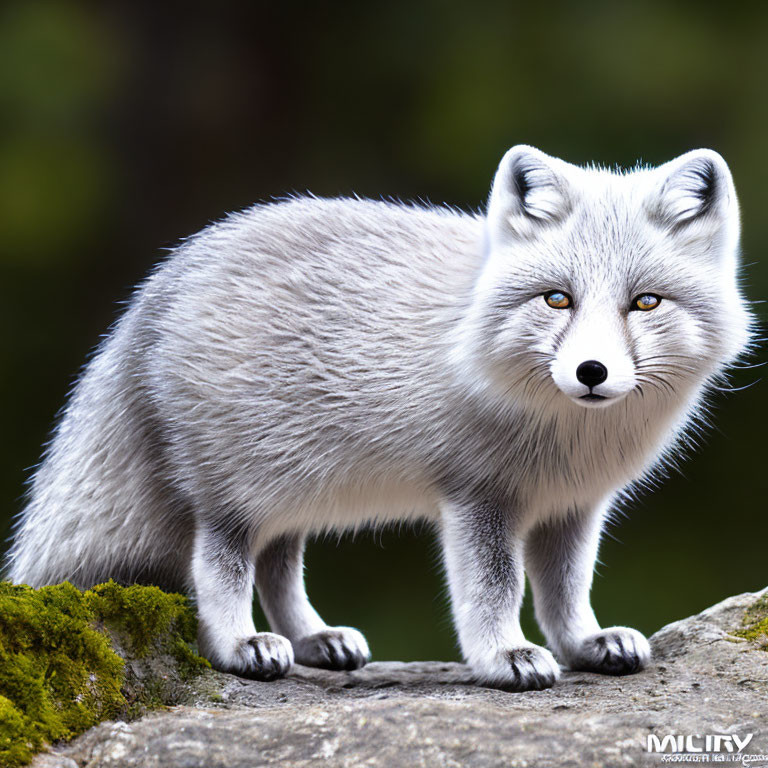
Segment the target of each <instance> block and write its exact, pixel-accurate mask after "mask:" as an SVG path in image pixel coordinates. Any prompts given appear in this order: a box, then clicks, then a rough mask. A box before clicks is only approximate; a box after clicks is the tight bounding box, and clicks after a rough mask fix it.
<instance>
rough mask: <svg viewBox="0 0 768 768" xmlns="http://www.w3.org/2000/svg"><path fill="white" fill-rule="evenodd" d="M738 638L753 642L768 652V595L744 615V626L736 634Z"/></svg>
mask: <svg viewBox="0 0 768 768" xmlns="http://www.w3.org/2000/svg"><path fill="white" fill-rule="evenodd" d="M733 634H734V635H736V636H737V637H743V638H744V639H745V640H752V641H754V642H757V643H759V644H760V647H761V648H762V650H764V651H768V595H764V596H763V597H761V598H760V599H759V600H757V601H755V602H754V603H753V604H752V605H751V606H750V607H749V609H748V610H747V612H746V613H745V614H744V618H743V620H742V626H741V628H740V629H737V630H736V631H735V632H734V633H733Z"/></svg>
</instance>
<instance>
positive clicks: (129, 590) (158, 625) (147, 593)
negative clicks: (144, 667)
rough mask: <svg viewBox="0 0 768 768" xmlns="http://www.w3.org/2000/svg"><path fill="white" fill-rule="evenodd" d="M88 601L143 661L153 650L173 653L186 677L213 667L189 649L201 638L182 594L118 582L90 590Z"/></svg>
mask: <svg viewBox="0 0 768 768" xmlns="http://www.w3.org/2000/svg"><path fill="white" fill-rule="evenodd" d="M84 598H85V602H86V604H87V605H88V606H89V608H90V609H91V610H92V612H93V614H94V616H95V617H96V619H97V620H98V621H99V622H102V623H104V624H105V625H106V626H107V627H109V628H110V629H116V630H118V631H119V632H121V634H122V635H123V637H124V638H125V640H127V645H128V647H127V648H126V651H127V652H128V654H129V655H131V656H135V657H138V658H141V657H143V656H146V655H147V653H148V652H149V651H150V650H157V648H156V646H157V644H158V643H160V644H162V645H163V648H162V650H163V651H165V652H167V653H170V654H171V656H173V658H174V659H175V661H176V663H177V664H178V665H179V670H180V672H181V673H182V676H185V677H188V676H190V675H193V674H197V673H198V672H200V670H201V669H206V668H210V666H211V665H210V664H209V663H208V662H207V661H206V660H205V659H203V658H201V657H200V656H198V655H197V654H196V653H194V652H193V651H192V649H191V648H190V647H189V645H188V644H189V643H193V642H194V641H195V637H196V635H197V619H196V618H195V615H194V613H193V612H192V611H191V610H190V608H189V604H188V601H187V599H186V598H185V597H183V596H182V595H177V594H168V593H167V592H163V591H162V590H161V589H159V588H158V587H140V586H138V585H134V586H132V587H121V586H119V585H118V584H116V583H115V582H114V581H109V582H107V583H106V584H100V585H99V586H98V587H94V588H93V589H90V590H88V592H86V593H85V595H84Z"/></svg>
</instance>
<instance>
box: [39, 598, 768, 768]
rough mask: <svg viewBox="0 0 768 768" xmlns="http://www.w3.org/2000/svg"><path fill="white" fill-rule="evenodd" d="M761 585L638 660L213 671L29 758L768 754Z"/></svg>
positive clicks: (507, 759) (550, 758)
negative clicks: (522, 680) (517, 689)
mask: <svg viewBox="0 0 768 768" xmlns="http://www.w3.org/2000/svg"><path fill="white" fill-rule="evenodd" d="M765 595H768V590H765V591H763V592H762V593H755V594H745V595H739V596H737V597H732V598H729V599H728V600H726V601H724V602H723V603H720V604H718V605H716V606H714V607H712V608H710V609H708V610H706V611H704V612H703V613H701V614H698V615H697V616H693V617H691V618H688V619H684V620H683V621H678V622H675V623H673V624H670V625H668V626H667V627H664V628H663V629H662V630H660V631H659V632H657V633H656V634H655V635H654V636H653V637H652V638H651V644H652V647H653V650H654V660H653V662H652V664H651V666H650V667H649V668H648V669H647V670H644V671H643V672H641V673H639V674H636V675H632V676H629V677H603V676H599V675H594V674H587V673H572V672H566V673H565V674H564V675H563V678H562V680H561V681H560V682H559V683H558V684H557V685H556V686H555V687H554V688H552V689H550V690H547V691H536V692H527V693H505V692H502V691H497V690H492V689H488V688H482V687H479V686H477V685H474V684H473V683H472V681H471V677H470V674H469V672H468V670H467V668H466V667H463V666H462V665H459V664H448V663H445V664H441V663H437V662H424V663H411V664H403V663H398V662H378V663H373V664H370V665H369V666H367V667H366V668H365V669H363V670H360V671H357V672H349V673H344V672H325V671H320V670H312V669H308V668H303V667H297V668H296V671H295V672H294V673H293V674H292V675H291V676H290V677H289V678H287V679H285V680H280V681H276V682H272V683H259V682H253V681H248V680H243V679H240V678H237V677H234V676H232V675H225V674H220V673H216V672H210V673H206V674H205V676H204V677H203V678H202V679H201V680H200V681H198V684H197V685H196V686H195V688H194V689H190V692H189V697H188V699H187V701H188V703H186V704H184V705H180V706H174V707H171V708H168V709H165V710H162V711H157V712H154V713H151V714H147V715H145V716H144V717H141V718H140V719H138V720H135V721H133V722H130V723H124V722H108V723H102V724H101V725H99V726H97V727H95V728H93V729H91V730H90V731H88V732H87V733H85V734H83V735H82V736H81V737H80V738H78V739H76V740H75V741H73V742H72V743H70V744H67V745H64V746H62V747H58V748H56V749H54V750H53V751H52V752H51V753H49V754H46V755H40V756H39V757H38V758H36V760H35V762H34V763H33V766H34V768H75V766H77V768H107V766H110V767H119V768H134V767H137V766H142V768H143V767H144V766H147V767H151V768H219V767H220V766H221V767H222V768H223V767H224V766H226V767H227V768H240V767H241V766H242V768H246V767H247V768H254V767H255V766H262V765H263V766H286V767H287V766H290V767H291V768H301V767H303V766H317V765H323V766H339V767H342V766H343V767H344V768H353V767H354V768H358V766H368V767H369V768H379V767H381V768H400V766H403V767H404V768H405V767H410V766H423V767H425V768H427V767H429V768H431V767H432V766H435V767H436V768H437V767H438V766H439V767H440V768H454V767H455V768H458V767H459V766H471V767H472V768H484V766H600V767H601V768H610V767H611V766H632V765H661V764H662V758H663V756H662V755H661V754H649V753H648V752H647V751H646V744H647V737H648V734H655V735H657V736H658V737H660V738H661V737H663V736H666V735H667V734H670V733H674V734H682V735H689V734H690V735H695V734H699V735H705V734H733V733H735V734H737V735H738V736H739V737H741V738H742V739H743V738H745V737H746V736H747V734H750V733H751V734H753V737H752V740H751V742H750V743H749V745H748V746H747V747H746V748H745V750H744V752H745V754H746V753H748V754H752V755H755V754H762V755H768V652H766V651H765V650H762V649H761V648H760V647H759V646H758V644H756V643H753V642H749V641H746V640H741V639H739V638H736V637H734V636H732V635H731V634H730V633H731V632H733V631H735V630H736V629H737V628H738V627H739V626H740V625H741V621H742V617H743V615H744V612H745V610H746V609H747V608H748V607H749V606H751V605H753V604H754V602H755V601H756V600H757V599H758V598H759V597H761V596H765ZM722 756H725V757H727V756H728V753H727V752H726V751H723V753H722ZM678 757H679V756H678ZM689 757H691V756H690V755H689ZM711 761H712V762H715V761H716V760H715V759H714V758H711ZM730 764H736V763H733V762H731V763H730ZM739 764H741V763H739ZM744 764H748V765H752V766H760V765H768V759H766V760H764V761H760V760H754V761H751V762H747V763H744Z"/></svg>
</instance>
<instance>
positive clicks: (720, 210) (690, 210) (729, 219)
mask: <svg viewBox="0 0 768 768" xmlns="http://www.w3.org/2000/svg"><path fill="white" fill-rule="evenodd" d="M656 172H657V173H658V174H659V175H660V177H661V180H660V181H659V184H658V186H657V187H656V190H655V192H654V195H653V197H654V198H655V199H654V200H653V201H652V202H651V207H650V214H651V218H653V219H655V220H656V222H657V223H658V224H660V225H661V226H663V227H665V228H668V229H671V230H673V231H675V232H679V233H681V234H682V233H685V234H686V235H688V236H691V237H694V238H696V237H699V236H702V237H703V236H710V237H711V236H712V235H713V234H715V232H716V231H718V230H720V229H723V227H724V226H725V225H729V226H728V227H727V228H729V229H733V228H734V227H735V228H736V230H737V231H736V235H737V236H738V224H739V212H738V203H737V201H736V191H735V189H734V186H733V179H732V178H731V172H730V170H729V169H728V165H727V164H726V162H725V160H723V158H722V157H721V156H720V155H719V154H718V153H717V152H714V151H713V150H711V149H696V150H693V151H692V152H687V153H686V154H684V155H682V156H681V157H678V158H677V160H673V161H672V162H670V163H666V164H665V165H662V166H661V167H659V168H658V169H657V171H656Z"/></svg>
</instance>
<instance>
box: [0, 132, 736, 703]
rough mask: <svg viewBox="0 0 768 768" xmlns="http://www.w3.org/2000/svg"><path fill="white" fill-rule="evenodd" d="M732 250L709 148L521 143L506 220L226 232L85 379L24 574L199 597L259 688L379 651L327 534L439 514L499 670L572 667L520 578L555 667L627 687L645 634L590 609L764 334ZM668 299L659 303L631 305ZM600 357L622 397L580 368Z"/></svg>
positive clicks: (551, 671)
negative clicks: (666, 469) (616, 160)
mask: <svg viewBox="0 0 768 768" xmlns="http://www.w3.org/2000/svg"><path fill="white" fill-rule="evenodd" d="M738 238H739V215H738V206H737V202H736V195H735V192H734V187H733V183H732V181H731V175H730V173H729V170H728V167H727V166H726V164H725V162H724V161H723V159H722V158H721V157H720V156H719V155H718V154H717V153H715V152H712V151H709V150H697V151H694V152H690V153H688V154H686V155H683V156H682V157H680V158H678V159H677V160H674V161H672V162H670V163H667V164H666V165H663V166H661V167H659V168H656V169H636V170H634V171H632V172H627V173H620V172H610V171H606V170H601V169H594V168H588V169H585V168H580V167H576V166H573V165H570V164H568V163H565V162H563V161H561V160H557V159H554V158H551V157H548V156H547V155H545V154H543V153H541V152H539V151H538V150H535V149H533V148H531V147H525V146H518V147H514V148H513V149H511V150H510V151H509V152H508V153H507V154H506V155H505V157H504V158H503V160H502V162H501V165H500V166H499V170H498V172H497V174H496V178H495V181H494V183H493V190H492V193H491V197H490V202H489V206H488V214H487V216H483V215H469V214H465V213H460V212H457V211H453V210H448V209H445V208H430V207H420V206H415V205H410V206H406V205H399V204H394V203H385V202H370V201H363V200H351V199H339V200H319V199H314V198H302V199H296V200H290V201H284V202H279V203H275V204H269V205H259V206H255V207H253V208H251V209H249V210H247V211H244V212H242V213H238V214H235V215H232V216H229V217H228V218H226V219H225V220H224V221H222V222H220V223H217V224H214V225H212V226H210V227H208V228H207V229H205V230H203V231H202V232H201V233H200V234H198V235H196V236H194V237H192V238H191V239H189V240H187V241H185V242H184V243H182V245H180V246H179V247H178V248H177V249H176V250H175V251H174V252H173V254H172V255H171V257H170V258H169V259H167V260H166V261H165V262H164V263H163V264H161V265H160V267H159V268H158V269H156V270H155V271H154V272H153V274H152V275H151V276H150V277H149V279H148V280H147V281H146V282H145V283H144V284H143V285H142V286H141V288H140V289H139V290H138V291H137V293H136V295H135V297H134V299H133V301H132V302H131V305H130V307H129V308H128V310H127V311H126V312H125V314H124V315H123V316H122V318H121V319H120V320H119V322H118V323H117V324H116V326H115V328H114V329H113V331H112V332H111V334H110V335H109V336H108V337H107V339H106V340H105V341H104V343H103V344H102V345H101V347H100V348H99V350H98V351H97V353H96V355H95V356H94V357H93V359H92V360H91V361H90V363H89V364H88V366H87V367H86V369H85V371H84V373H83V375H82V377H81V378H80V381H79V382H78V384H77V386H76V388H75V390H74V392H73V394H72V396H71V400H70V402H69V405H68V407H67V409H66V411H65V413H64V415H63V418H62V419H61V423H60V424H59V426H58V429H57V430H56V432H55V435H54V437H53V440H52V442H51V444H50V446H49V448H48V450H47V453H46V455H45V458H44V461H43V462H42V464H41V466H40V467H39V469H38V470H37V472H36V474H35V476H34V480H33V484H32V487H31V494H30V499H29V503H28V505H27V507H26V509H25V510H24V511H23V513H22V514H21V516H20V519H19V521H18V524H17V526H18V528H17V533H16V537H15V541H14V543H13V546H12V549H11V551H10V555H9V565H10V576H11V578H12V579H13V580H15V581H18V582H26V583H28V584H32V585H35V586H37V585H42V584H48V583H55V582H59V581H62V580H64V579H68V580H70V581H72V582H73V583H75V584H77V585H78V586H80V587H86V586H89V585H92V584H94V583H97V582H101V581H104V580H106V579H108V578H110V577H111V578H115V579H117V580H119V581H123V582H133V581H140V582H151V583H156V584H159V585H160V586H163V587H165V588H169V589H189V590H190V591H192V592H193V593H194V595H195V597H196V600H197V604H198V609H199V616H200V636H199V640H200V646H201V650H202V652H203V653H205V654H207V655H208V657H209V658H210V659H211V660H212V662H213V663H214V665H215V666H217V667H219V668H221V669H225V670H231V671H234V672H237V673H239V674H243V675H249V676H253V677H259V678H263V679H268V678H270V677H276V676H279V675H282V674H285V673H286V672H287V671H288V669H289V668H290V665H291V663H292V662H293V660H294V658H295V660H296V661H299V662H301V663H304V664H314V665H319V666H326V667H331V668H354V667H357V666H360V665H362V664H363V663H365V661H366V659H367V658H368V649H367V646H366V643H365V640H364V639H363V637H362V635H361V634H360V633H359V632H357V631H356V630H353V629H350V628H346V627H338V628H331V627H328V626H327V625H326V624H325V623H324V622H323V621H322V619H321V618H320V617H319V616H318V614H317V613H316V612H315V611H314V609H313V608H312V606H311V605H310V603H309V601H308V599H307V596H306V594H305V592H304V586H303V576H302V554H303V546H304V539H305V537H306V536H307V535H310V534H313V533H317V532H321V531H325V530H329V529H348V528H356V527H359V526H362V525H370V524H378V523H383V522H386V521H390V520H403V519H410V518H416V517H426V518H432V519H434V520H435V521H438V523H439V527H440V531H441V535H442V541H443V548H444V553H445V564H446V568H447V574H448V581H449V585H450V592H451V597H452V603H453V612H454V617H455V622H456V628H457V631H458V636H459V641H460V644H461V648H462V651H463V654H464V657H465V659H466V660H467V662H468V663H469V664H471V665H472V667H473V668H474V670H475V671H476V673H477V676H478V679H479V680H481V681H484V682H486V683H489V684H493V685H498V686H501V687H506V688H510V689H518V690H520V689H526V688H540V687H545V686H548V685H551V684H552V683H553V681H554V680H555V679H556V677H557V675H558V671H559V667H558V664H557V662H556V661H555V659H554V657H553V655H552V653H550V651H548V650H546V649H544V648H541V647H539V646H535V645H533V644H531V643H529V642H527V641H526V640H525V638H524V637H523V634H522V632H521V629H520V624H519V621H518V611H519V607H520V602H521V599H522V594H523V586H524V576H523V568H525V571H526V572H527V574H528V577H529V578H530V581H531V584H532V587H533V592H534V599H535V607H536V612H537V617H538V620H539V622H540V624H541V626H542V629H543V631H544V633H545V635H546V638H547V642H548V645H549V647H550V649H551V651H552V652H553V653H554V654H555V655H556V656H557V658H558V660H559V661H560V662H561V663H563V664H565V665H569V666H571V667H574V668H581V669H591V670H596V671H602V672H607V673H614V674H619V673H624V672H631V671H634V670H636V669H638V668H640V667H641V666H643V665H644V664H645V663H646V662H647V660H648V658H649V648H648V643H647V641H646V640H645V638H644V637H643V636H642V635H641V634H640V633H638V632H636V631H635V630H632V629H627V628H624V627H614V628H611V629H603V630H601V629H600V627H599V625H598V623H597V621H596V619H595V616H594V614H593V612H592V609H591V607H590V602H589V591H590V585H591V581H592V570H593V566H594V561H595V557H596V552H597V547H598V539H599V536H600V532H601V528H602V526H603V524H604V521H605V518H606V515H607V513H608V511H609V509H610V507H611V504H612V502H613V501H614V500H615V499H616V498H617V495H619V494H620V493H621V492H622V489H625V488H626V487H627V486H628V485H629V484H631V483H633V482H635V481H637V480H638V479H641V478H643V477H644V476H645V475H646V474H647V473H648V472H649V471H651V470H652V468H653V467H654V466H655V465H658V463H659V462H660V461H661V460H662V459H663V457H664V455H665V452H668V451H669V449H670V448H671V447H672V446H673V445H674V444H675V443H676V440H677V439H678V438H679V437H680V436H681V435H682V434H683V430H685V428H686V425H688V424H689V423H690V422H691V420H692V418H694V417H695V415H696V414H697V411H698V409H699V408H700V402H701V398H702V394H703V392H704V391H705V389H706V388H707V386H708V385H710V384H711V383H712V382H713V381H714V380H715V379H716V377H718V375H719V374H721V373H722V371H723V370H724V368H725V367H726V366H727V365H729V364H730V363H732V362H733V361H734V360H735V359H736V358H737V356H738V355H739V354H740V353H741V352H742V351H743V350H744V349H745V348H746V346H747V344H748V341H749V333H750V316H749V313H748V311H747V309H746V307H745V302H744V300H743V298H742V296H741V294H740V290H739V287H738V281H737V257H738V254H737V249H738ZM552 291H558V292H561V293H564V294H567V296H569V297H570V299H571V305H570V306H569V307H568V308H566V309H557V308H553V307H552V306H550V305H549V304H548V303H547V301H546V300H545V298H544V297H545V295H548V294H549V292H552ZM646 294H655V295H657V296H660V297H661V303H660V304H659V306H658V307H657V308H655V309H652V310H650V311H633V308H634V307H635V305H634V303H633V302H635V300H636V298H637V297H638V296H643V295H646ZM585 361H598V363H599V364H601V366H602V367H603V368H604V369H606V371H607V378H606V379H605V381H604V382H603V383H599V384H596V385H594V386H592V385H590V386H587V385H585V384H584V383H582V382H581V381H580V380H579V379H578V378H577V375H576V371H577V368H578V367H579V365H580V364H581V363H583V362H585ZM590 387H591V388H590ZM590 394H591V395H592V396H593V397H592V399H584V396H586V395H590ZM597 396H603V398H604V399H602V400H599V399H597ZM254 583H255V585H256V586H257V588H258V591H259V596H260V599H261V602H262V605H263V607H264V610H265V612H266V614H267V616H268V618H269V621H270V624H271V628H272V630H273V632H261V633H259V632H257V630H256V628H255V627H254V624H253V619H252V611H251V608H252V591H253V585H254Z"/></svg>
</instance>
